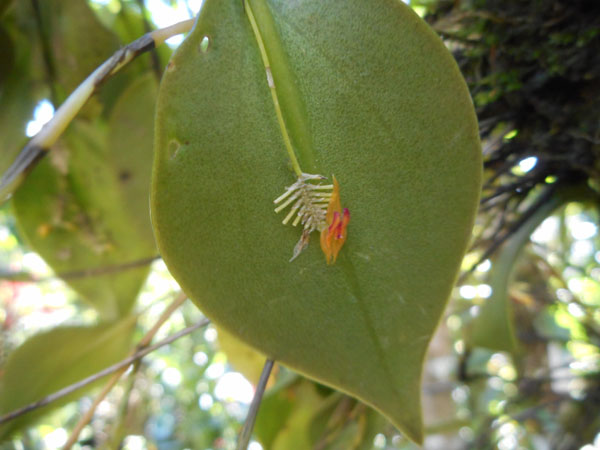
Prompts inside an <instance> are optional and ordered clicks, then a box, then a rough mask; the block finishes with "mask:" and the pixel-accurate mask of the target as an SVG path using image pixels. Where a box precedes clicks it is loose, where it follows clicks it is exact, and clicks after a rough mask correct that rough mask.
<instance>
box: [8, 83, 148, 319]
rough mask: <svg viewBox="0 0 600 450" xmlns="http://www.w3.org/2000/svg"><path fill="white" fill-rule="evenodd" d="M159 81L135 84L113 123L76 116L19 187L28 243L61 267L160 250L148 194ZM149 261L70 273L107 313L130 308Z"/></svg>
mask: <svg viewBox="0 0 600 450" xmlns="http://www.w3.org/2000/svg"><path fill="white" fill-rule="evenodd" d="M155 92H156V82H155V81H154V79H153V78H152V77H151V76H146V77H143V78H140V79H139V80H138V81H136V82H135V83H134V84H132V85H131V86H130V87H129V88H128V89H127V91H126V92H125V93H124V94H123V96H122V98H121V99H120V100H119V102H118V103H117V104H116V105H115V107H114V109H113V112H112V116H111V118H110V120H109V123H108V124H107V129H108V137H107V136H106V133H105V131H104V128H103V127H102V126H101V125H102V124H101V123H99V122H96V123H94V124H91V125H90V124H87V123H85V122H83V121H77V122H75V123H74V124H73V125H72V126H71V128H70V130H69V132H68V134H67V135H66V136H65V139H64V140H62V141H60V142H59V143H58V144H57V145H56V146H55V148H54V149H53V150H52V151H51V153H50V155H49V157H48V158H46V160H44V161H42V162H41V163H40V164H39V165H38V166H37V167H36V168H35V169H34V170H33V172H32V173H31V174H30V176H29V177H28V178H27V179H26V181H25V182H24V183H23V185H22V186H21V188H20V189H19V190H18V191H17V192H16V193H15V195H14V210H15V214H16V216H17V220H18V223H19V226H20V228H21V230H22V232H23V235H24V236H25V238H26V240H27V241H28V243H29V244H30V245H31V247H32V248H33V249H34V250H35V251H37V252H38V253H39V254H40V255H41V256H42V257H43V258H44V259H45V261H46V262H47V263H48V264H49V265H50V266H51V267H52V268H53V269H54V270H55V271H56V272H57V273H58V274H63V273H71V272H73V271H85V270H91V269H106V268H109V269H110V268H111V267H114V266H120V265H123V264H127V263H131V262H135V261H138V260H141V259H146V258H149V257H152V256H154V255H155V254H156V249H155V247H154V239H153V235H152V229H151V226H150V217H149V211H148V197H149V185H150V172H151V167H150V165H151V160H152V156H151V155H152V120H153V116H154V114H153V108H154V99H155ZM147 273H148V265H146V266H143V267H137V268H133V269H126V270H125V269H123V270H117V271H110V270H108V271H107V272H106V273H104V274H102V275H97V276H87V277H83V278H68V279H67V280H66V281H67V282H68V283H69V284H70V285H71V286H72V287H73V288H74V289H75V290H76V291H77V292H79V293H80V294H81V295H82V297H83V298H84V299H85V300H87V301H88V302H89V303H91V304H92V305H93V306H94V307H95V308H96V309H97V310H98V311H99V312H100V313H101V314H102V315H103V317H105V318H109V319H114V318H116V317H119V316H122V315H124V314H127V313H128V312H129V311H130V310H131V307H132V305H133V303H134V301H135V298H136V296H137V292H138V291H139V289H140V287H141V285H142V283H143V282H144V279H145V278H146V275H147Z"/></svg>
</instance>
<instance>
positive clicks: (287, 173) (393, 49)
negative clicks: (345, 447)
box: [151, 0, 481, 441]
mask: <svg viewBox="0 0 600 450" xmlns="http://www.w3.org/2000/svg"><path fill="white" fill-rule="evenodd" d="M250 6H251V7H252V11H253V13H254V14H255V17H256V21H257V23H258V24H259V28H260V29H261V33H262V37H263V38H264V44H265V48H266V52H267V53H268V55H269V58H270V63H271V74H272V77H273V82H274V85H275V86H276V88H277V92H278V96H279V97H278V101H279V104H280V105H281V111H282V116H283V119H284V121H285V125H286V129H287V131H288V132H289V135H290V139H291V141H292V144H293V146H294V152H295V154H296V157H297V159H298V160H299V163H300V166H301V168H302V170H303V171H304V172H309V173H319V174H322V175H325V176H327V177H328V178H329V181H331V176H332V174H335V176H336V178H337V180H338V181H339V184H340V194H341V203H342V206H343V207H345V208H346V207H347V208H349V210H350V213H351V215H352V216H351V217H352V220H351V222H350V224H349V226H348V237H347V241H346V244H345V246H344V247H343V248H342V250H341V252H340V254H339V256H338V259H337V262H336V264H334V265H331V266H328V265H327V264H326V261H325V257H324V255H323V254H322V252H321V249H320V246H319V236H318V234H317V233H313V235H312V237H311V242H310V244H309V246H308V248H307V249H306V250H305V251H304V252H303V253H301V254H300V256H299V257H298V258H297V259H296V260H294V261H293V262H288V261H289V259H290V257H291V256H292V250H293V248H294V245H295V244H296V242H297V241H298V239H299V238H300V234H301V229H300V227H296V228H295V227H292V226H289V225H288V226H284V225H282V224H281V220H282V218H283V217H282V215H277V214H275V213H274V211H273V208H274V205H273V199H275V198H276V197H278V196H279V195H280V194H281V193H282V192H284V189H285V187H286V186H289V185H291V184H293V183H294V182H295V181H296V175H295V174H294V172H293V171H292V170H291V164H290V159H289V157H288V154H287V152H286V149H285V146H284V140H283V137H282V136H283V135H282V131H281V128H280V126H279V125H278V121H277V118H276V113H275V108H274V102H273V100H272V97H271V92H270V90H269V86H268V84H267V76H266V73H265V64H264V63H263V61H262V59H261V53H260V52H259V46H258V44H257V39H256V36H255V34H254V33H253V30H252V28H251V25H250V22H249V19H248V15H247V11H245V10H244V8H243V4H242V2H241V1H239V0H207V1H206V2H205V4H204V6H203V9H202V11H201V13H200V14H201V15H200V17H199V20H198V22H197V24H196V26H195V28H194V30H193V31H192V33H191V34H190V35H189V36H188V37H187V39H186V40H185V41H184V43H183V44H182V45H181V46H180V48H179V49H178V50H177V51H176V52H175V54H174V56H173V57H172V59H171V61H170V63H169V66H168V67H167V70H166V72H165V75H164V78H163V81H162V83H161V88H160V91H159V100H158V104H157V122H156V127H157V131H156V142H155V165H154V175H153V187H152V205H151V209H152V216H153V225H154V228H155V234H156V237H157V242H158V245H159V250H160V253H161V255H162V256H163V258H164V260H165V262H166V264H167V266H168V267H169V269H170V270H171V272H172V274H173V275H174V276H175V278H176V279H177V280H178V282H179V283H180V284H181V286H182V288H183V289H184V290H185V292H186V293H187V294H188V295H189V296H190V297H191V298H192V299H193V300H194V301H195V302H196V304H197V305H198V306H199V307H200V308H201V309H202V311H203V312H204V313H205V314H206V315H207V316H209V317H210V318H211V319H212V320H214V321H215V322H216V323H217V324H218V325H219V326H220V327H222V328H224V329H226V330H228V331H230V332H231V333H233V334H235V335H236V336H238V337H239V338H241V339H242V340H244V341H246V342H247V343H249V344H251V345H252V346H254V347H256V348H257V349H259V350H260V351H261V352H262V353H263V354H265V355H267V356H269V357H271V358H274V359H275V360H277V361H279V362H281V363H284V364H286V365H288V366H289V367H291V368H293V369H295V370H297V371H299V372H301V373H303V374H305V375H307V376H309V377H311V378H313V379H315V380H318V381H320V382H322V383H325V384H327V385H330V386H333V387H335V388H337V389H340V390H342V391H344V392H347V393H349V394H351V395H353V396H355V397H358V398H360V399H361V400H363V401H365V402H366V403H368V404H369V405H371V406H373V407H375V408H376V409H378V410H379V411H380V412H382V413H383V414H385V415H386V416H387V417H389V418H390V419H391V420H392V422H393V423H394V424H395V425H396V426H398V428H400V429H401V430H402V431H404V432H405V433H406V434H407V435H408V436H409V437H410V438H412V439H413V440H415V441H421V440H422V421H421V412H420V411H421V410H420V378H421V371H422V362H423V358H424V356H425V351H426V349H427V345H428V343H429V340H430V338H431V335H432V333H433V331H434V329H435V327H436V325H437V323H438V321H439V319H440V317H441V315H442V312H443V310H444V307H445V304H446V301H447V298H448V296H449V294H450V291H451V289H452V286H453V283H454V280H455V277H456V274H457V271H458V268H459V262H460V260H461V258H462V256H463V253H464V250H465V247H466V245H467V241H468V239H469V236H470V231H471V227H472V222H473V216H474V214H475V210H476V205H477V201H478V197H479V189H480V176H481V157H480V147H479V141H478V135H477V126H476V119H475V114H474V111H473V106H472V103H471V100H470V98H469V95H468V91H467V89H466V86H465V83H464V81H463V80H462V78H461V76H460V74H459V71H458V69H457V67H456V65H455V62H454V60H453V58H452V56H451V55H450V54H449V53H448V51H447V50H446V48H445V47H444V45H443V43H442V42H441V41H440V39H439V38H438V37H437V36H436V35H435V34H434V33H433V32H432V31H431V30H430V29H429V28H428V26H427V25H426V24H425V23H424V22H423V21H421V19H419V18H418V17H417V16H416V15H415V14H414V13H413V12H412V11H411V10H410V9H409V8H408V7H406V6H405V5H404V4H403V3H402V2H401V1H395V0H394V1H392V0H374V1H369V2H365V1H364V0H345V1H333V0H331V1H323V0H298V1H289V0H285V1H284V0H279V1H277V0H272V1H251V2H250Z"/></svg>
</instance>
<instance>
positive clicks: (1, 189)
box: [0, 19, 194, 202]
mask: <svg viewBox="0 0 600 450" xmlns="http://www.w3.org/2000/svg"><path fill="white" fill-rule="evenodd" d="M193 24H194V19H189V20H184V21H183V22H179V23H176V24H175V25H171V26H170V27H166V28H161V29H160V30H154V31H152V32H150V33H146V34H145V35H143V36H142V37H140V38H139V39H136V40H135V41H133V42H132V43H130V44H128V45H126V46H125V47H123V48H121V49H119V50H118V51H117V52H115V54H114V55H113V56H111V57H110V58H109V59H108V60H107V61H105V62H104V63H103V64H102V65H101V66H100V67H98V68H97V69H96V70H95V71H94V72H92V74H91V75H90V76H88V77H87V78H86V79H85V80H84V81H83V83H81V84H80V85H79V86H78V87H77V89H75V90H74V91H73V92H72V93H71V95H70V96H69V97H68V98H67V100H66V101H65V102H64V103H63V104H62V105H61V106H60V108H58V110H57V111H56V114H54V117H52V120H51V121H50V122H48V123H47V124H46V125H45V126H44V128H42V130H41V131H40V132H39V133H38V134H36V135H35V136H34V137H33V138H32V139H31V140H30V141H29V142H28V143H27V145H25V147H24V148H23V150H21V153H19V155H18V156H17V158H16V159H15V161H14V162H13V163H12V165H11V166H10V167H9V168H8V170H7V171H6V172H5V173H4V175H3V176H2V179H0V201H2V202H3V201H5V200H6V199H7V198H8V197H9V196H10V194H11V193H12V192H13V190H14V189H15V188H16V187H17V185H18V184H19V182H21V181H22V180H23V178H24V176H25V172H27V171H30V170H31V169H32V168H33V167H34V166H35V164H36V163H37V162H38V161H39V160H40V159H41V158H43V157H44V155H45V154H46V153H48V150H49V149H50V147H51V146H52V145H53V144H54V143H55V142H56V141H57V140H58V138H59V137H60V135H61V134H62V133H63V132H64V131H65V129H66V128H67V126H68V125H69V123H71V121H72V120H73V118H74V117H75V116H76V115H77V113H78V112H79V110H80V109H81V108H82V107H83V105H84V104H85V103H86V102H87V101H88V99H89V98H90V97H91V96H92V94H93V93H94V91H95V90H96V88H97V87H98V86H99V85H101V84H102V83H103V82H104V81H106V80H107V79H108V78H109V77H111V76H112V75H114V74H115V73H116V72H118V71H119V70H120V69H121V68H122V67H124V66H125V65H127V64H128V63H129V62H131V61H132V60H133V59H134V58H136V57H137V56H139V55H140V54H142V53H144V52H147V51H149V50H152V49H153V48H155V47H156V46H157V45H159V44H162V43H163V42H164V41H165V40H166V39H168V38H170V37H171V36H174V35H176V34H181V33H185V32H187V31H189V30H190V29H191V28H192V26H193Z"/></svg>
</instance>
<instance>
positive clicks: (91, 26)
mask: <svg viewBox="0 0 600 450" xmlns="http://www.w3.org/2000/svg"><path fill="white" fill-rule="evenodd" d="M23 3H25V2H23ZM27 3H29V2H27ZM39 6H40V16H41V21H42V22H41V26H42V29H41V35H42V36H43V38H44V39H46V40H47V41H48V43H49V48H48V49H47V50H45V51H46V52H47V56H46V57H47V58H49V59H50V64H51V65H52V67H53V70H54V71H55V76H56V79H55V80H52V81H56V82H57V84H58V86H59V87H60V88H61V89H62V91H63V92H61V94H63V95H65V94H66V95H68V94H69V93H71V91H73V90H74V89H75V88H76V87H77V86H78V85H79V84H80V83H81V82H82V81H83V80H84V79H85V78H86V77H87V76H88V75H89V74H90V73H92V72H93V71H94V70H95V69H96V68H97V67H98V66H99V65H100V64H102V63H103V62H104V61H105V60H106V59H107V58H109V57H110V56H111V55H112V54H113V52H115V51H116V50H117V49H118V48H119V45H120V42H119V39H118V38H117V36H116V35H115V34H114V33H113V32H112V31H110V30H108V29H107V28H105V27H104V26H103V25H102V24H101V23H100V21H99V20H98V19H97V17H96V15H95V14H94V12H93V11H92V10H91V9H90V7H89V6H88V4H87V2H86V1H82V0H44V1H42V2H39ZM29 8H30V7H29ZM31 13H32V12H30V14H31Z"/></svg>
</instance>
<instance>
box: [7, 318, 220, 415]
mask: <svg viewBox="0 0 600 450" xmlns="http://www.w3.org/2000/svg"><path fill="white" fill-rule="evenodd" d="M208 323H209V321H208V319H203V320H201V321H200V322H198V323H196V324H194V325H192V326H189V327H187V328H184V329H183V330H181V331H178V332H177V333H175V334H173V335H171V336H169V337H166V338H165V339H163V340H162V341H159V342H157V343H156V344H154V345H152V346H150V347H146V348H144V349H142V350H139V351H138V352H136V353H134V354H133V355H131V356H129V357H127V358H125V359H124V360H122V361H120V362H118V363H116V364H113V365H112V366H109V367H107V368H106V369H103V370H101V371H100V372H97V373H95V374H93V375H90V376H89V377H87V378H84V379H83V380H81V381H78V382H77V383H74V384H71V385H70V386H67V387H65V388H63V389H61V390H59V391H56V392H54V393H52V394H50V395H48V396H46V397H44V398H43V399H41V400H38V401H37V402H34V403H30V404H29V405H26V406H23V407H22V408H19V409H16V410H14V411H12V412H10V413H8V414H5V415H3V416H2V417H0V424H3V423H6V422H10V421H11V420H14V419H16V418H17V417H20V416H22V415H23V414H26V413H28V412H31V411H33V410H35V409H39V408H41V407H42V406H46V405H48V404H50V403H52V402H54V401H56V400H58V399H60V398H62V397H64V396H66V395H69V394H71V393H73V392H75V391H77V390H78V389H81V388H82V387H85V386H87V385H88V384H90V383H93V382H95V381H97V380H99V379H100V378H102V377H105V376H106V375H110V374H111V373H114V372H116V371H118V370H120V369H123V368H125V369H126V368H127V367H128V366H129V365H130V364H131V363H133V362H135V361H136V360H138V359H140V358H143V357H144V356H146V355H147V354H149V353H152V352H153V351H154V350H156V349H158V348H160V347H164V346H165V345H168V344H170V343H171V342H173V341H175V340H177V339H179V338H181V337H183V336H186V335H188V334H190V333H191V332H193V331H195V330H197V329H198V328H201V327H203V326H206V325H208Z"/></svg>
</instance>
